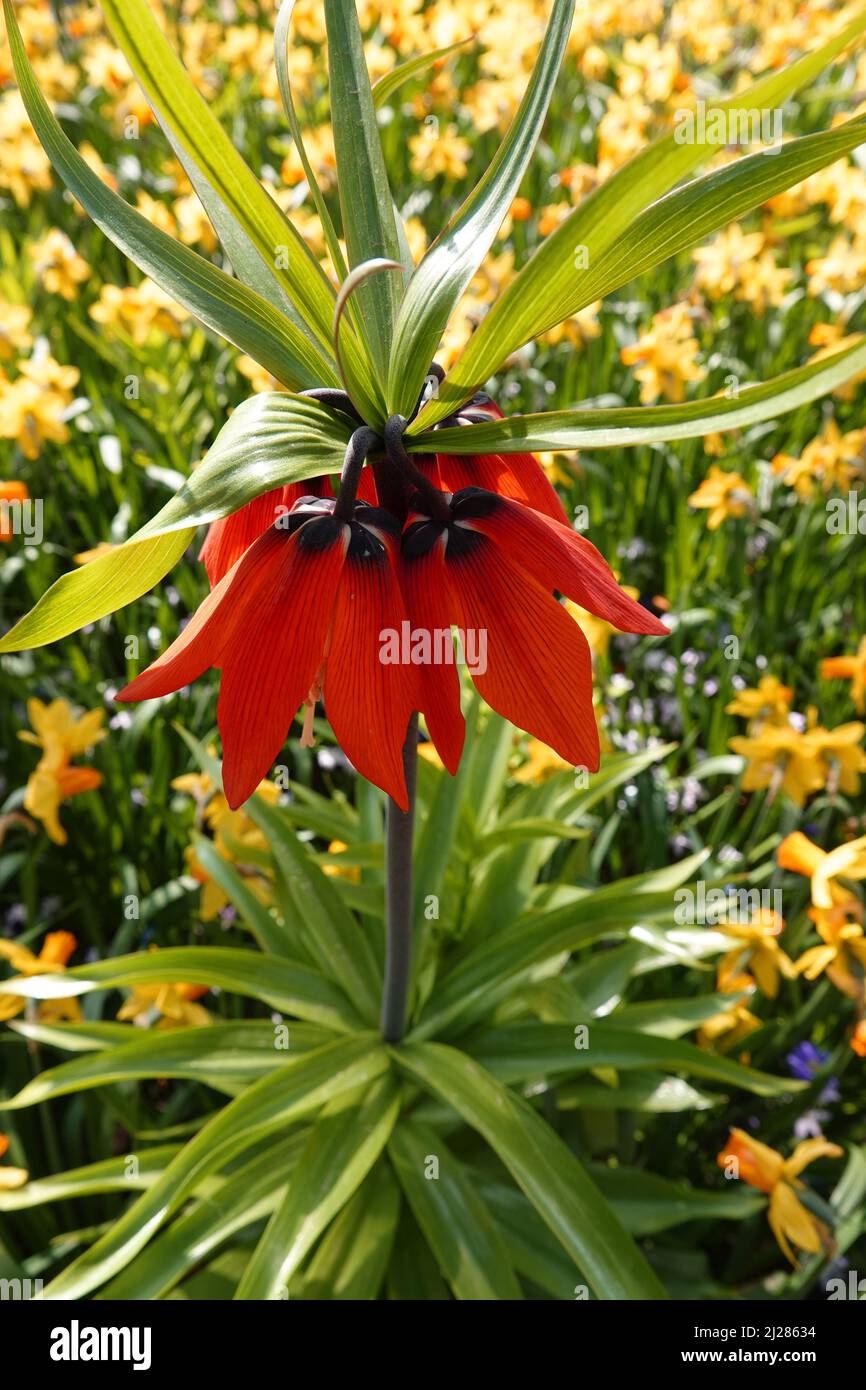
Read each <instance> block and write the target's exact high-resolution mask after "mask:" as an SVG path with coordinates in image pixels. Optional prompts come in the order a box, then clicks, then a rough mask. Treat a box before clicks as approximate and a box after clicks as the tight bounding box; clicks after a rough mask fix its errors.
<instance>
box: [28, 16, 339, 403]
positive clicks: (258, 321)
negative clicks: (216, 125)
mask: <svg viewBox="0 0 866 1390" xmlns="http://www.w3.org/2000/svg"><path fill="white" fill-rule="evenodd" d="M3 8H4V12H5V15H6V25H7V31H8V34H9V44H10V48H11V51H12V59H13V63H14V66H15V74H16V77H17V78H18V84H19V87H20V89H21V96H22V99H23V101H24V105H25V107H26V108H27V114H28V115H29V117H30V120H31V121H32V122H33V127H34V129H35V131H36V134H37V135H38V136H39V139H40V141H41V143H42V145H43V147H44V149H45V152H46V154H47V155H48V157H49V159H50V160H51V162H52V164H53V165H54V167H55V168H56V169H57V172H58V173H59V174H60V176H61V178H62V179H63V181H64V183H65V184H66V185H67V187H68V188H69V189H70V190H71V191H72V192H73V193H74V194H75V196H76V198H77V199H78V201H79V202H80V203H81V205H82V206H83V207H84V208H85V209H86V210H87V212H89V214H90V216H91V217H92V218H93V220H94V222H95V223H96V225H97V226H98V227H99V228H100V230H101V231H102V232H104V233H105V235H106V236H107V237H108V238H109V240H110V241H113V242H114V244H115V245H116V246H119V247H120V249H121V251H123V252H124V254H125V255H127V256H129V258H130V260H132V261H134V262H135V264H136V265H137V266H138V267H139V269H140V270H143V271H144V272H145V274H147V275H150V276H151V277H152V279H154V280H155V281H156V282H157V284H159V285H161V287H162V288H163V289H164V290H165V291H166V292H167V293H168V294H170V295H171V296H172V297H173V298H174V299H176V300H177V301H178V303H180V304H182V305H183V306H184V307H185V308H186V309H188V310H189V311H190V312H191V313H192V314H195V316H196V317H197V318H199V319H200V320H201V321H202V323H204V324H205V325H206V326H207V327H208V328H211V329H213V330H214V332H216V333H219V334H221V336H222V337H224V338H227V339H228V341H229V342H231V343H234V344H235V346H236V347H238V348H240V349H241V351H242V352H246V353H249V355H250V356H251V357H254V358H255V360H256V361H257V362H260V363H261V364H262V366H264V367H266V368H267V370H268V371H269V372H272V373H273V375H274V376H275V377H277V379H278V380H279V381H282V382H284V383H285V385H287V386H291V387H295V388H297V389H300V388H302V387H308V386H320V385H325V386H327V385H335V386H336V385H339V381H338V378H337V374H336V371H335V369H334V366H333V364H332V362H331V361H330V358H329V355H328V354H327V353H323V352H322V350H321V349H320V348H318V347H316V346H315V345H314V344H313V343H312V342H311V341H310V339H309V338H308V337H307V335H306V333H304V332H302V331H301V329H299V328H298V327H297V326H296V325H295V324H294V323H293V322H292V321H291V319H289V318H288V317H287V316H286V315H285V314H281V313H280V312H279V311H278V310H277V309H275V308H274V306H273V305H272V304H270V303H269V302H268V301H267V300H266V299H263V298H262V296H261V295H259V294H256V293H255V291H254V290H252V289H248V288H247V287H246V286H245V285H242V284H241V283H240V282H239V281H237V280H235V279H233V278H232V276H231V275H226V274H225V272H224V271H221V270H218V269H217V267H216V266H214V265H211V263H210V262H209V261H207V260H205V259H204V257H202V256H199V255H198V254H197V253H196V252H195V251H192V250H190V249H189V247H187V246H183V245H182V244H181V243H180V242H178V241H175V239H174V238H173V237H171V236H168V235H166V233H165V232H161V231H159V230H158V229H157V228H156V227H153V226H151V224H150V223H149V222H148V221H147V219H146V218H144V217H142V216H141V214H140V213H138V212H136V211H135V209H134V208H131V207H130V206H129V204H128V203H125V202H124V200H123V199H122V198H119V197H118V196H117V194H116V193H113V192H112V191H111V189H109V188H107V187H106V186H105V184H103V183H102V181H101V180H100V178H99V177H98V175H96V174H95V173H94V172H93V171H92V170H91V169H90V168H89V167H88V165H87V164H86V163H85V161H84V160H83V159H82V158H81V156H80V155H79V153H78V151H77V150H76V149H75V146H74V145H73V144H72V143H71V141H70V140H68V139H67V137H66V136H65V135H64V133H63V131H62V130H61V128H60V125H59V124H58V122H57V121H56V119H55V117H54V116H53V115H52V112H51V110H50V108H49V106H48V104H47V102H46V101H45V98H44V97H43V95H42V93H41V91H40V89H39V85H38V83H37V80H36V77H35V75H34V73H33V70H32V68H31V67H30V64H29V62H28V59H27V55H26V53H25V51H24V45H23V43H22V40H21V34H20V31H19V29H18V24H17V21H16V19H15V14H14V10H13V8H12V0H3ZM130 8H131V6H130ZM230 148H231V146H230ZM233 153H234V151H233ZM236 158H239V156H236ZM244 167H245V166H244ZM247 172H248V173H249V171H247ZM249 177H250V178H252V177H253V176H252V175H251V174H249ZM253 182H254V183H255V180H254V179H253ZM256 186H257V187H258V185H256ZM260 192H261V196H262V197H263V198H265V199H266V201H268V202H270V199H268V198H267V195H266V194H265V193H264V191H263V190H260ZM271 206H272V207H274V209H275V210H277V209H276V205H275V204H273V203H272V204H271ZM277 211H278V210H277ZM330 302H331V303H332V302H333V299H332V298H331V300H330ZM328 312H329V314H330V308H329V311H328Z"/></svg>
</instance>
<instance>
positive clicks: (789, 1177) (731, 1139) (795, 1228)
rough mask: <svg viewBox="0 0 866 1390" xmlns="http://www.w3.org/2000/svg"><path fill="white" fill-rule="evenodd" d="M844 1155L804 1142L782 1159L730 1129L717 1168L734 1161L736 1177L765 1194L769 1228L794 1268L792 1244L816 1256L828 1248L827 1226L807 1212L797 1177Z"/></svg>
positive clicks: (822, 1144) (825, 1145)
mask: <svg viewBox="0 0 866 1390" xmlns="http://www.w3.org/2000/svg"><path fill="white" fill-rule="evenodd" d="M843 1153H844V1150H843V1149H841V1148H840V1147H839V1145H838V1144H831V1143H829V1142H828V1140H826V1139H804V1140H803V1141H802V1143H800V1144H798V1145H797V1147H796V1148H795V1150H794V1152H793V1153H792V1155H791V1157H790V1158H783V1157H782V1155H781V1154H780V1153H779V1152H778V1151H777V1150H776V1149H771V1148H769V1147H768V1145H766V1144H761V1143H759V1141H758V1140H757V1139H753V1138H752V1136H751V1135H750V1134H747V1133H746V1132H745V1130H742V1129H732V1130H731V1132H730V1135H729V1136H728V1142H727V1146H726V1147H725V1148H724V1149H723V1150H722V1152H721V1153H720V1154H719V1156H718V1160H717V1162H718V1165H719V1167H720V1168H722V1169H724V1170H727V1169H728V1168H729V1165H730V1163H731V1160H732V1159H733V1160H734V1161H735V1162H736V1165H737V1168H736V1175H737V1177H738V1178H740V1179H741V1180H742V1181H744V1182H747V1183H748V1184H749V1185H750V1186H751V1187H756V1188H757V1189H758V1191H759V1192H766V1193H767V1194H768V1196H769V1198H770V1204H769V1208H768V1211H767V1220H768V1221H769V1223H770V1228H771V1230H772V1232H773V1235H774V1236H775V1237H776V1240H777V1241H778V1244H779V1248H780V1250H781V1251H782V1253H783V1254H784V1256H785V1258H786V1259H788V1260H790V1262H791V1264H793V1265H796V1264H797V1259H796V1256H795V1255H794V1253H793V1251H792V1249H791V1246H792V1245H796V1246H797V1247H798V1248H799V1249H800V1250H806V1251H807V1252H808V1253H809V1254H810V1255H816V1254H817V1253H818V1252H819V1251H820V1250H821V1248H822V1246H823V1247H825V1248H826V1247H828V1246H829V1238H828V1237H829V1233H828V1231H827V1228H826V1226H825V1225H824V1223H823V1222H821V1221H819V1220H818V1219H817V1218H816V1217H814V1216H813V1215H812V1213H811V1212H810V1211H808V1210H807V1208H806V1207H805V1206H804V1205H803V1203H802V1202H801V1201H800V1198H799V1197H798V1195H797V1193H798V1192H802V1191H803V1190H804V1188H805V1184H804V1183H802V1182H801V1181H800V1174H801V1173H802V1171H803V1169H804V1168H805V1167H806V1166H807V1165H808V1164H809V1163H814V1161H815V1159H816V1158H841V1157H842V1155H843Z"/></svg>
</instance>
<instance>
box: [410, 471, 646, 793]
mask: <svg viewBox="0 0 866 1390" xmlns="http://www.w3.org/2000/svg"><path fill="white" fill-rule="evenodd" d="M423 508H424V504H423V501H421V500H418V501H417V502H416V509H415V510H414V511H413V512H412V513H410V516H409V518H408V520H407V525H406V528H405V530H404V533H403V546H402V577H403V585H404V589H405V593H406V599H407V603H408V607H409V614H410V620H411V624H412V627H413V629H420V630H422V631H436V630H440V629H442V628H447V627H449V626H450V625H452V624H454V625H456V626H457V628H458V629H459V630H460V631H461V632H462V633H463V634H468V633H469V632H475V633H478V632H483V633H485V634H486V640H485V644H484V645H485V656H486V662H485V669H483V670H482V669H481V667H480V663H479V665H478V667H477V668H476V669H474V670H473V669H472V667H471V666H470V667H469V669H470V674H471V675H472V678H473V680H474V682H475V685H476V687H477V689H478V692H479V694H480V695H481V696H482V698H483V699H484V700H486V701H487V703H488V704H489V705H490V706H491V707H492V708H493V709H495V710H496V711H497V713H498V714H501V715H503V716H504V717H505V718H506V719H509V720H510V721H511V722H512V723H513V724H516V725H517V726H518V727H519V728H521V729H526V730H527V732H528V733H530V734H533V735H534V736H535V737H536V738H539V739H541V740H542V741H543V742H544V743H547V744H549V746H550V747H551V748H553V749H554V750H555V751H556V752H557V753H558V754H559V755H560V757H562V758H565V759H566V761H568V762H570V763H571V764H572V765H573V766H583V767H586V768H588V769H589V770H590V771H595V770H596V769H597V768H598V764H599V740H598V726H597V724H596V720H595V715H594V712H593V706H592V660H591V655H590V650H589V644H588V643H587V641H586V638H585V637H584V635H583V633H582V631H581V629H580V627H579V626H578V624H577V623H576V622H575V621H574V620H573V619H572V618H571V617H570V616H569V614H568V613H567V611H566V610H565V608H564V607H563V606H562V604H561V603H559V602H557V600H556V598H555V597H554V593H553V591H554V590H558V591H559V592H560V593H562V594H565V595H566V597H568V598H571V599H573V600H574V601H575V602H576V603H579V604H580V605H581V607H583V608H586V609H589V611H590V612H592V613H595V614H596V615H597V616H598V617H600V618H603V619H605V620H606V621H607V622H609V623H611V624H612V625H614V626H616V627H617V628H619V629H620V630H621V631H625V632H639V633H650V634H656V635H659V636H661V635H666V634H667V628H666V627H664V625H663V624H662V623H660V622H659V620H658V619H657V618H655V617H654V616H653V615H652V614H651V613H649V612H648V611H647V610H646V609H645V608H643V607H641V605H640V604H638V603H636V602H635V601H634V599H632V598H630V597H629V596H628V594H626V593H624V592H623V590H622V589H621V588H620V587H619V585H618V584H617V582H616V579H615V577H614V575H613V573H612V571H611V570H610V568H609V567H608V565H607V564H606V563H605V561H604V560H603V559H602V557H601V555H600V554H599V553H598V551H597V550H596V549H595V547H594V546H593V545H591V544H590V543H589V541H587V540H585V539H584V538H583V537H582V536H579V535H578V534H577V533H576V532H575V531H573V530H572V529H571V528H570V527H568V526H567V525H564V524H563V523H561V522H559V521H556V520H553V519H552V518H551V517H549V516H546V515H544V514H543V513H542V512H539V511H536V510H534V509H533V508H531V507H526V506H524V505H522V504H521V503H520V502H516V501H514V500H512V499H511V498H507V497H501V496H498V495H497V494H495V493H492V492H489V491H486V490H484V489H481V488H476V487H472V488H464V489H463V490H462V491H460V492H458V493H456V494H455V495H454V496H452V497H451V498H450V499H449V500H448V503H447V512H445V513H441V514H440V516H439V517H438V518H434V517H432V516H430V515H428V514H426V513H425V511H424V509H423ZM464 641H465V636H464ZM421 697H422V704H421V710H422V713H423V714H424V717H425V719H426V721H427V727H428V729H429V730H430V735H431V738H432V739H433V741H434V743H435V744H436V746H437V748H438V749H439V751H440V754H441V753H442V748H443V746H444V747H446V748H448V749H449V750H452V749H453V748H454V747H455V746H458V745H459V743H461V742H462V737H463V726H462V719H461V718H460V716H459V682H458V678H457V674H456V671H455V669H454V667H453V665H449V664H447V663H440V664H438V665H432V666H430V667H428V668H427V669H426V670H425V673H424V681H423V683H422V689H421ZM446 761H447V760H446Z"/></svg>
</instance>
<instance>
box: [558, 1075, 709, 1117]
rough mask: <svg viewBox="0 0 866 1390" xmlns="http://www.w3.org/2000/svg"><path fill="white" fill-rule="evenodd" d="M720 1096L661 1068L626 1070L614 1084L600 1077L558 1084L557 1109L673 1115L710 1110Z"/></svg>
mask: <svg viewBox="0 0 866 1390" xmlns="http://www.w3.org/2000/svg"><path fill="white" fill-rule="evenodd" d="M723 1099H724V1098H723V1097H722V1096H717V1095H716V1096H714V1095H710V1094H709V1093H708V1092H706V1091H699V1090H698V1089H697V1088H696V1087H695V1086H690V1085H689V1083H688V1082H687V1081H683V1079H682V1077H681V1076H664V1075H662V1073H661V1072H654V1071H640V1072H629V1073H628V1074H627V1075H626V1076H625V1077H624V1078H623V1079H620V1078H619V1077H617V1078H616V1085H606V1084H604V1082H602V1081H594V1080H590V1081H582V1082H577V1083H574V1084H571V1085H566V1086H559V1087H557V1090H556V1108H557V1110H582V1111H586V1110H630V1111H641V1112H643V1113H648V1114H651V1115H676V1114H680V1113H681V1112H682V1111H684V1110H710V1109H712V1107H713V1106H714V1105H721V1104H722V1101H723Z"/></svg>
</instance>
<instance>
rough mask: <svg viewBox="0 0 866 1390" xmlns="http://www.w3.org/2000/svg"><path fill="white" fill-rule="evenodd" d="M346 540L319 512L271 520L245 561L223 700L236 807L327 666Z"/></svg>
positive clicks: (229, 782) (229, 788) (229, 794)
mask: <svg viewBox="0 0 866 1390" xmlns="http://www.w3.org/2000/svg"><path fill="white" fill-rule="evenodd" d="M348 540H349V527H348V526H347V525H346V524H345V523H342V522H339V521H337V520H336V519H335V518H334V517H331V516H321V517H316V518H314V519H312V520H310V521H307V522H306V523H305V524H304V525H303V526H301V527H300V529H299V530H297V531H296V532H294V533H293V534H291V535H290V534H288V532H287V531H285V530H283V529H282V528H281V527H278V526H277V527H273V528H272V529H271V530H270V531H268V532H267V533H266V534H265V535H264V536H262V537H261V539H260V540H258V541H257V542H256V543H255V545H254V546H253V547H252V549H251V550H250V551H248V552H247V555H246V556H245V557H244V559H243V560H242V561H241V562H240V567H239V570H238V576H237V580H236V583H235V585H234V586H233V589H232V602H233V606H234V604H235V591H236V590H237V589H239V588H241V589H242V592H241V593H240V595H239V608H240V611H239V612H237V613H236V614H235V615H234V622H233V630H232V635H231V640H230V641H229V642H227V643H226V644H225V645H224V648H223V652H222V680H221V682H220V694H219V703H218V705H217V719H218V722H219V728H220V734H221V736H222V743H223V786H224V789H225V794H226V800H227V801H228V803H229V805H230V806H231V807H232V809H234V808H236V807H237V806H240V805H241V803H242V802H244V801H246V799H247V797H248V796H250V795H251V794H252V793H253V792H254V791H255V789H256V787H257V786H258V785H259V782H261V780H262V778H263V777H264V776H265V774H266V773H267V771H268V769H269V768H270V766H271V764H272V763H273V761H274V758H275V757H276V755H277V753H278V752H279V751H280V749H281V748H282V746H283V743H284V742H285V738H286V735H287V733H288V731H289V726H290V724H291V722H292V720H293V719H294V717H295V715H296V713H297V711H298V708H299V706H300V705H301V703H302V702H303V701H304V700H305V699H306V698H307V696H308V694H309V692H310V688H311V686H312V685H313V683H314V681H315V679H316V676H317V674H318V672H319V670H320V668H321V665H322V660H323V657H324V654H325V648H326V643H327V638H328V631H329V628H330V624H331V619H332V615H333V609H334V596H335V594H336V591H337V585H338V583H339V580H340V575H341V573H342V570H343V565H344V563H345V558H346V548H347V545H348ZM244 571H246V573H244ZM244 579H246V583H245V584H242V583H241V581H243V580H244Z"/></svg>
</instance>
